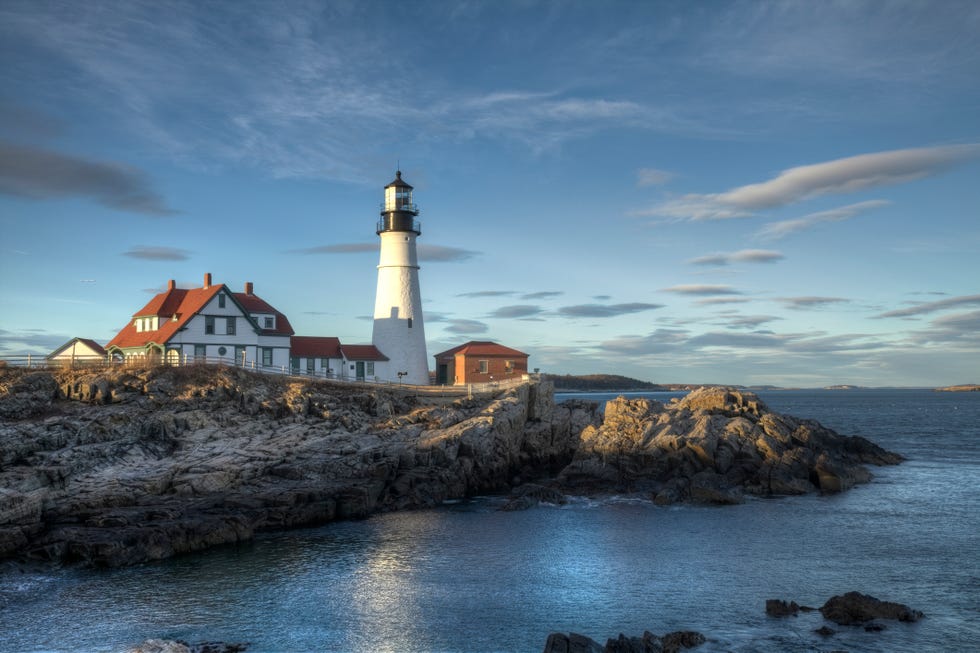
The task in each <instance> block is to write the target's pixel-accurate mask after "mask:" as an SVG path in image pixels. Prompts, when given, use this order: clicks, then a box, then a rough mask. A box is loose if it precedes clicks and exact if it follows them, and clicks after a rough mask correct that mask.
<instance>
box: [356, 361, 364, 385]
mask: <svg viewBox="0 0 980 653" xmlns="http://www.w3.org/2000/svg"><path fill="white" fill-rule="evenodd" d="M356 373H357V380H358V381H363V380H364V361H358V362H357V370H356Z"/></svg>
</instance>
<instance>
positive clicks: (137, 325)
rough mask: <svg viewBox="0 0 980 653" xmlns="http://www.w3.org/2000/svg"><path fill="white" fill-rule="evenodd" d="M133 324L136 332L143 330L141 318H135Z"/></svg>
mask: <svg viewBox="0 0 980 653" xmlns="http://www.w3.org/2000/svg"><path fill="white" fill-rule="evenodd" d="M133 324H134V325H135V326H136V333H142V332H143V320H142V318H136V321H135V322H134V323H133Z"/></svg>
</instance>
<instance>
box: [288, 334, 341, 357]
mask: <svg viewBox="0 0 980 653" xmlns="http://www.w3.org/2000/svg"><path fill="white" fill-rule="evenodd" d="M289 355H290V356H295V357H296V358H340V356H341V352H340V338H321V337H317V336H293V337H292V338H290V339H289Z"/></svg>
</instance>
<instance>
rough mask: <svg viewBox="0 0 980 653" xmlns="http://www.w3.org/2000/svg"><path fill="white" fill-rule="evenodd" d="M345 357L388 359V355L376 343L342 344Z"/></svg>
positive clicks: (356, 359)
mask: <svg viewBox="0 0 980 653" xmlns="http://www.w3.org/2000/svg"><path fill="white" fill-rule="evenodd" d="M340 350H341V351H342V352H343V354H344V358H346V359H347V360H349V361H386V360H388V357H387V356H385V355H384V354H382V353H381V352H380V351H378V348H377V347H375V346H374V345H341V346H340Z"/></svg>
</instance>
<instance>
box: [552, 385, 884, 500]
mask: <svg viewBox="0 0 980 653" xmlns="http://www.w3.org/2000/svg"><path fill="white" fill-rule="evenodd" d="M901 460H902V457H901V456H899V455H897V454H894V453H890V452H888V451H885V450H884V449H882V448H881V447H879V446H877V445H875V444H874V443H872V442H870V441H868V440H866V439H864V438H860V437H856V436H851V437H847V436H842V435H839V434H837V433H835V432H834V431H831V430H830V429H827V428H824V427H822V426H821V425H820V424H818V423H816V422H814V421H812V420H805V419H796V418H793V417H789V416H786V415H781V414H779V413H775V412H772V411H770V410H769V409H768V408H767V407H766V405H765V404H764V403H763V402H762V401H760V400H759V398H758V397H757V396H756V395H755V394H753V393H750V392H740V391H738V390H734V389H726V388H701V389H699V390H695V391H693V392H691V393H690V394H689V395H687V396H686V397H685V398H683V399H681V400H679V401H678V400H675V401H672V402H671V403H669V404H666V405H665V404H662V403H660V402H657V401H653V400H650V399H626V398H623V397H619V398H618V399H615V400H613V401H610V402H608V403H607V404H606V409H605V418H604V420H603V423H602V425H601V426H589V427H587V428H586V429H585V430H584V431H583V432H582V435H581V442H580V443H579V446H578V449H577V451H576V454H575V458H574V460H573V461H572V463H571V464H570V465H569V466H568V467H566V468H565V469H564V470H563V471H562V472H561V475H560V477H559V482H560V484H561V487H562V488H564V489H565V490H566V491H568V492H582V493H595V492H613V491H619V492H642V493H647V494H649V495H650V496H652V497H653V498H654V501H655V502H656V503H658V504H671V503H674V502H677V501H693V502H699V503H710V504H730V503H739V502H741V501H742V500H743V496H744V494H751V495H761V496H768V495H790V494H805V493H808V492H817V491H820V492H840V491H842V490H846V489H848V488H850V487H852V486H853V485H855V484H858V483H865V482H867V481H869V480H870V479H871V473H870V472H869V471H868V470H867V468H866V467H865V466H864V465H866V464H873V465H890V464H897V463H899V462H901Z"/></svg>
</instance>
